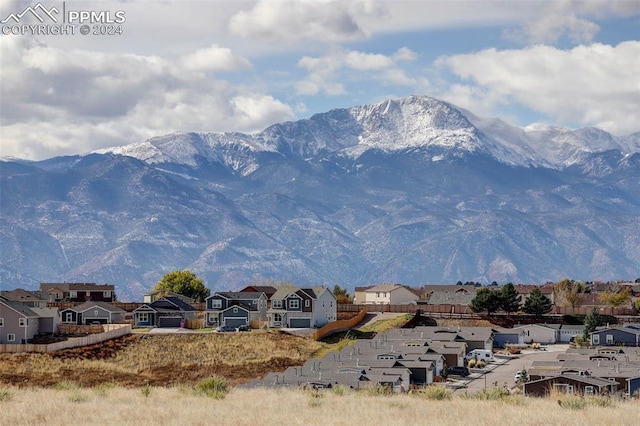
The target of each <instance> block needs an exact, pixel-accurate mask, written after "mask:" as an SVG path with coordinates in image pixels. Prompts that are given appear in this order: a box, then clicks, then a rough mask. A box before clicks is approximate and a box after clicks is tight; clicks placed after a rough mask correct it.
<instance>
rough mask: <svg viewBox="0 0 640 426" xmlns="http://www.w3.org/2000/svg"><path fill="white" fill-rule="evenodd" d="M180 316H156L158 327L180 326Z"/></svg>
mask: <svg viewBox="0 0 640 426" xmlns="http://www.w3.org/2000/svg"><path fill="white" fill-rule="evenodd" d="M181 322H182V318H180V317H160V318H158V327H180V323H181Z"/></svg>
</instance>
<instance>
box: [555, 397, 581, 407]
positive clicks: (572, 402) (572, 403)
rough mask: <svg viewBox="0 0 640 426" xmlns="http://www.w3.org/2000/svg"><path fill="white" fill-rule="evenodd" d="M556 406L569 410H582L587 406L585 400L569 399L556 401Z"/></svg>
mask: <svg viewBox="0 0 640 426" xmlns="http://www.w3.org/2000/svg"><path fill="white" fill-rule="evenodd" d="M558 405H560V406H561V407H562V408H568V409H570V410H582V409H583V408H584V407H586V406H587V400H585V399H581V398H569V399H565V400H561V399H559V400H558Z"/></svg>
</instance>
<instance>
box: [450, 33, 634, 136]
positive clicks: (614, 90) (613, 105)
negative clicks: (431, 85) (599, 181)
mask: <svg viewBox="0 0 640 426" xmlns="http://www.w3.org/2000/svg"><path fill="white" fill-rule="evenodd" d="M638 58H640V42H638V41H628V42H624V43H620V44H619V45H617V46H609V45H604V44H592V45H589V46H577V47H575V48H573V49H571V50H561V49H557V48H554V47H551V46H534V47H531V48H527V49H522V50H502V51H499V50H496V49H488V50H483V51H480V52H477V53H472V54H465V55H454V56H448V57H442V58H440V59H439V60H438V64H439V65H440V66H443V67H445V68H447V69H449V70H450V71H452V72H453V73H454V74H456V75H458V76H459V77H460V78H462V79H463V81H464V82H465V84H458V85H454V86H452V87H451V88H447V89H444V90H443V91H442V93H440V94H439V95H440V96H441V97H443V98H445V99H447V100H449V101H451V102H452V103H454V104H456V105H459V106H462V107H465V108H469V109H470V110H472V111H483V110H484V111H486V110H487V109H488V108H489V109H496V108H499V107H500V106H505V105H507V106H508V105H523V106H525V107H527V108H530V109H532V110H533V111H536V112H538V113H542V114H545V115H547V116H550V117H554V119H555V120H557V121H558V122H568V123H579V124H580V125H584V126H595V127H600V128H602V129H604V130H607V131H610V132H612V133H614V134H627V133H631V132H634V131H638V130H639V129H638V123H640V113H639V111H640V84H638V75H640V60H639V59H638Z"/></svg>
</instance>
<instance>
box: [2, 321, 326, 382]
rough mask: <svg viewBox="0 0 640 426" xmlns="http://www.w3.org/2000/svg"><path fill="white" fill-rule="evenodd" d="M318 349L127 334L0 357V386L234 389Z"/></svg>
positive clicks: (242, 336)
mask: <svg viewBox="0 0 640 426" xmlns="http://www.w3.org/2000/svg"><path fill="white" fill-rule="evenodd" d="M320 345H321V344H320V343H317V342H315V341H312V340H309V339H304V338H300V337H296V336H291V335H288V334H286V333H278V332H255V333H224V334H223V335H221V334H216V333H213V334H195V333H194V334H181V335H139V334H132V335H128V336H123V337H119V338H116V339H112V340H108V341H106V342H103V343H100V344H95V345H89V346H84V347H79V348H73V349H65V350H61V351H57V352H53V353H50V354H36V353H29V354H0V385H2V384H12V385H16V386H20V387H24V386H38V387H51V386H55V385H56V384H58V383H60V382H74V383H75V384H77V385H79V386H83V387H93V386H97V385H101V384H104V383H109V384H118V385H120V386H127V387H137V386H144V385H153V386H171V385H180V384H193V383H195V382H197V381H200V380H202V379H204V378H207V377H211V376H212V375H220V376H223V377H225V378H226V379H227V380H228V381H229V382H230V383H231V384H240V383H245V382H248V381H250V380H253V379H259V378H263V377H264V376H266V375H267V374H268V373H270V372H275V371H284V370H285V369H287V368H288V367H290V366H296V365H302V364H303V363H304V362H305V361H306V359H308V358H309V357H310V355H311V354H312V353H313V352H314V351H315V350H317V349H318V347H319V346H320Z"/></svg>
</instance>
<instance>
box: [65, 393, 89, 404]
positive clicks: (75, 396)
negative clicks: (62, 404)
mask: <svg viewBox="0 0 640 426" xmlns="http://www.w3.org/2000/svg"><path fill="white" fill-rule="evenodd" d="M69 401H71V402H76V403H80V402H87V401H89V395H87V394H85V393H82V392H80V391H75V392H73V393H72V394H71V395H70V396H69Z"/></svg>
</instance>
